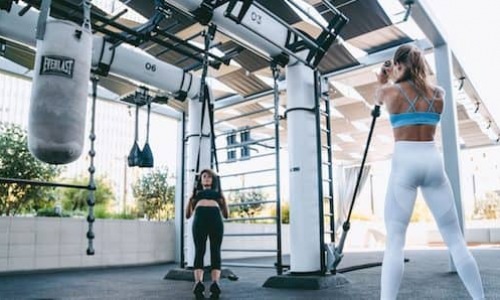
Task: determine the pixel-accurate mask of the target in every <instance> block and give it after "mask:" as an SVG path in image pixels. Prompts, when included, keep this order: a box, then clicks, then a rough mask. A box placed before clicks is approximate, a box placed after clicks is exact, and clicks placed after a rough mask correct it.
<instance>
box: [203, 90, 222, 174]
mask: <svg viewBox="0 0 500 300" xmlns="http://www.w3.org/2000/svg"><path fill="white" fill-rule="evenodd" d="M205 95H207V98H208V95H209V91H208V87H206V91H205ZM208 117H209V118H210V119H209V122H210V140H211V148H212V151H211V152H212V158H213V159H214V165H215V171H216V172H217V173H219V160H218V158H217V148H216V147H215V128H214V105H213V104H211V103H209V105H208Z"/></svg>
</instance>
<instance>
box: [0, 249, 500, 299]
mask: <svg viewBox="0 0 500 300" xmlns="http://www.w3.org/2000/svg"><path fill="white" fill-rule="evenodd" d="M472 253H473V255H474V257H475V258H476V259H477V262H478V264H479V268H480V271H481V275H482V278H483V283H484V288H485V292H486V299H500V248H499V247H489V248H473V249H472ZM405 256H406V257H407V258H409V259H410V261H409V262H408V263H406V264H405V275H404V278H403V282H402V286H401V290H400V295H399V298H398V299H470V298H469V296H468V294H467V291H466V290H465V288H464V286H463V285H462V283H461V281H460V279H459V277H458V275H457V274H456V273H450V272H448V254H447V252H446V250H443V249H437V250H408V251H406V255H405ZM381 259H382V252H379V251H378V252H356V253H346V254H345V258H344V260H343V261H342V264H341V266H340V268H344V267H348V266H352V265H358V264H363V263H371V262H380V261H381ZM245 262H259V263H271V262H272V259H269V258H262V259H252V260H245ZM172 268H177V265H175V264H165V265H154V266H140V267H127V268H107V269H93V270H82V269H80V270H73V271H58V272H51V273H48V272H45V273H24V274H4V275H1V276H0V299H2V300H4V299H5V300H6V299H194V297H193V296H192V294H191V288H192V282H187V281H175V280H163V277H164V275H165V274H166V273H167V272H168V270H170V269H172ZM231 270H232V271H233V272H234V273H236V274H237V275H238V276H239V280H238V281H229V280H227V279H224V280H222V282H221V286H222V289H223V294H222V297H221V299H356V300H360V299H379V297H380V291H379V290H380V283H379V281H380V267H375V268H369V269H363V270H357V271H352V272H348V273H344V276H345V277H346V278H347V279H348V280H349V284H347V285H344V286H341V287H329V288H327V289H322V290H315V291H310V290H309V291H305V290H281V289H271V288H264V287H262V284H263V283H264V282H265V280H266V279H267V278H269V277H270V276H273V275H275V272H274V270H272V269H254V268H237V267H231ZM206 286H207V287H208V283H207V284H206ZM207 289H208V288H207Z"/></svg>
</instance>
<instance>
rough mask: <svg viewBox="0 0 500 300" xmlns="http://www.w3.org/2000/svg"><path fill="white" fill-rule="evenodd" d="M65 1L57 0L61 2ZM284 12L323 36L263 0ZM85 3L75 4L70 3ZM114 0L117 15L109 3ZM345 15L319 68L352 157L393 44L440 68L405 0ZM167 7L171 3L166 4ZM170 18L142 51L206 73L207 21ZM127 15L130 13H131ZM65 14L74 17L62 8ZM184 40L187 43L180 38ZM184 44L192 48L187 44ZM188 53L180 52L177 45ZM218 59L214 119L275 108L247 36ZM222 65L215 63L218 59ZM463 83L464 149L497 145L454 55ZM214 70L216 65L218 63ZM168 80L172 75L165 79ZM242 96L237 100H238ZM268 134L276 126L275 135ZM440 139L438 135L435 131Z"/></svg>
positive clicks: (290, 10) (119, 86)
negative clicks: (414, 49) (409, 47)
mask: <svg viewBox="0 0 500 300" xmlns="http://www.w3.org/2000/svg"><path fill="white" fill-rule="evenodd" d="M61 1H63V0H54V1H53V2H54V3H56V4H57V3H58V2H61ZM256 1H257V2H258V3H260V4H261V5H262V6H264V7H265V8H267V9H268V10H269V11H270V12H272V13H273V14H275V15H276V16H277V17H279V18H280V19H282V20H283V21H285V22H287V23H288V24H290V25H292V26H293V27H294V28H297V29H298V30H301V31H302V32H305V33H306V34H307V35H309V36H317V35H318V34H319V33H320V32H321V29H320V28H319V26H318V25H317V24H315V23H314V22H311V20H308V19H307V18H305V17H304V16H303V15H302V14H301V13H300V11H298V10H297V9H296V8H294V7H293V6H291V5H289V4H288V2H287V1H284V0H275V1H266V0H256ZM294 1H295V2H297V3H298V2H302V4H304V3H306V4H309V5H310V6H311V7H312V8H313V9H314V11H313V13H314V14H315V15H317V16H319V17H321V18H323V19H324V20H326V21H328V20H329V19H331V18H332V16H331V13H330V11H329V10H328V9H327V8H326V7H325V5H324V4H323V2H322V1H321V0H294ZM69 2H75V3H76V2H78V1H73V0H72V1H69ZM110 2H113V5H112V6H115V10H114V11H110V9H109V5H106V4H109V3H110ZM121 2H123V3H119V2H118V1H112V0H109V1H105V0H100V1H93V4H94V5H95V6H96V7H95V10H96V11H97V12H99V13H100V14H102V15H105V16H108V17H110V16H112V15H113V14H114V15H116V22H117V23H120V24H123V25H124V26H128V27H131V28H133V27H138V26H140V25H141V22H144V20H148V19H150V18H152V17H153V15H154V14H155V12H156V11H157V7H156V6H155V1H153V0H151V1H143V0H141V1H139V0H122V1H121ZM329 2H330V3H331V4H333V5H334V6H335V7H336V8H337V9H338V10H339V11H341V12H342V13H343V14H344V15H345V16H347V17H348V18H349V20H350V21H349V23H348V24H347V25H346V26H345V27H344V28H343V30H342V31H341V33H340V36H339V37H340V38H338V39H337V41H336V42H335V43H334V44H333V45H332V46H331V47H330V48H329V49H328V51H327V53H326V54H325V56H324V57H323V59H322V60H321V62H320V63H319V65H318V69H319V70H320V72H321V73H322V74H324V75H326V76H328V78H329V90H330V95H331V98H332V101H331V109H332V111H333V118H332V124H331V125H332V127H331V128H332V131H333V144H334V156H335V158H336V159H339V160H342V161H346V162H352V163H355V162H357V161H359V160H360V157H361V155H362V154H363V150H364V145H365V142H366V138H367V134H368V129H369V126H370V122H371V115H370V111H371V108H372V106H373V95H374V90H375V88H376V77H375V75H374V70H376V69H378V68H379V67H380V66H381V64H382V63H383V61H384V60H386V59H389V58H391V56H392V54H393V52H394V50H395V49H396V48H397V47H398V46H400V45H402V44H405V43H414V44H416V45H417V46H419V47H420V48H421V49H423V50H424V51H425V53H426V58H427V60H428V63H429V67H430V69H431V71H432V68H433V53H432V52H433V43H432V42H433V41H429V39H428V38H427V36H428V35H426V34H424V33H425V32H424V31H425V30H426V29H425V28H420V27H419V26H418V25H417V23H416V22H414V20H413V19H412V17H411V16H410V17H409V18H405V17H406V16H405V15H406V7H405V5H404V4H402V3H401V2H403V3H404V1H401V2H400V1H398V0H362V1H361V0H330V1H329ZM165 3H167V4H168V3H169V1H165ZM123 7H125V8H127V9H128V10H130V11H131V12H134V14H135V18H130V17H127V14H125V15H121V14H117V13H119V12H120V10H119V9H117V8H123ZM168 7H169V9H168V10H167V11H165V12H164V13H165V16H166V17H165V18H164V19H163V20H162V21H161V22H160V23H159V24H158V26H157V28H158V30H161V31H162V32H165V35H161V36H157V37H158V38H159V39H161V40H162V41H164V43H166V44H167V45H170V46H174V47H170V48H169V47H165V44H164V43H158V42H154V41H150V40H149V41H148V40H147V39H146V40H145V41H144V42H142V43H141V42H137V43H136V44H135V46H136V47H139V48H141V49H143V50H145V51H147V52H148V53H150V54H151V55H153V56H155V57H156V58H157V59H160V60H162V61H165V62H168V63H170V64H172V65H175V66H178V67H180V68H182V69H184V70H187V71H190V72H193V73H195V74H198V75H200V74H201V67H202V65H201V63H200V60H199V58H200V57H201V52H200V51H201V50H202V48H203V36H202V31H203V30H204V29H205V26H203V25H201V24H200V23H198V22H197V21H196V20H194V19H192V18H190V16H189V15H188V14H186V13H184V12H182V11H180V10H179V9H176V7H175V6H173V5H169V6H168ZM129 14H130V13H129ZM58 17H63V18H64V17H67V15H65V14H60V15H58ZM94 26H101V27H102V28H108V27H109V31H110V32H119V30H117V29H116V28H115V27H112V26H110V25H106V24H103V23H99V22H98V21H96V22H95V24H94ZM183 41H187V43H186V42H183ZM1 43H2V44H3V48H2V49H3V51H2V55H3V56H4V57H5V58H7V59H9V60H12V61H14V62H16V63H17V64H19V65H21V66H23V67H25V68H27V69H32V68H33V60H34V50H33V49H30V48H28V47H26V46H23V45H20V44H16V43H14V42H11V41H1ZM186 44H187V45H186ZM179 49H181V50H182V51H180V50H179ZM210 52H211V54H212V55H213V57H219V58H221V59H226V62H229V63H228V64H224V63H222V64H220V66H219V65H217V67H218V68H216V67H213V68H210V70H209V73H208V75H209V78H208V82H209V84H210V86H211V88H212V91H213V93H214V96H215V106H216V108H217V110H216V114H215V117H216V120H217V119H219V120H221V119H226V118H228V117H230V116H234V115H238V114H244V113H246V112H249V111H251V110H259V109H263V108H266V107H271V106H272V101H273V99H272V86H273V80H272V73H271V69H270V62H269V60H268V59H266V58H265V57H263V56H262V54H260V53H257V52H254V51H252V49H250V48H248V47H245V45H244V43H242V41H239V40H236V39H232V38H230V37H229V36H227V35H226V34H224V33H223V32H217V33H216V35H215V39H214V41H213V43H212V48H211V51H210ZM211 61H212V62H215V60H214V59H211ZM453 65H454V75H455V76H456V86H457V99H458V100H457V102H458V103H457V105H458V106H457V109H458V126H459V135H460V138H461V143H462V144H461V146H462V148H472V147H481V146H487V145H491V144H495V143H498V137H499V134H500V128H499V126H498V124H497V123H496V121H498V120H494V118H493V117H492V116H491V115H490V114H489V112H488V107H487V106H486V105H484V102H483V101H482V100H481V97H480V95H479V94H478V93H477V91H476V90H475V89H474V86H472V84H471V83H470V82H469V81H467V80H464V78H466V72H465V71H464V70H463V68H462V67H461V66H460V64H459V62H458V60H457V59H454V61H453ZM214 66H215V64H214ZM165 80H168V78H166V79H165ZM279 80H280V81H281V83H280V86H285V82H286V76H285V72H281V76H280V78H279ZM101 85H102V86H103V87H105V88H106V89H108V90H109V91H111V92H113V93H115V94H116V95H118V96H119V97H126V96H127V95H129V94H130V93H132V92H133V91H134V90H135V89H136V88H137V86H138V85H139V83H136V82H133V81H130V80H127V79H125V78H120V77H117V76H113V75H109V76H108V77H105V78H102V81H101ZM235 99H237V100H235ZM167 105H170V106H172V107H174V108H175V109H178V110H187V104H186V102H180V101H174V100H172V101H169V103H168V104H167ZM280 105H281V106H282V108H283V110H284V109H285V108H286V90H282V91H281V101H280ZM272 118H273V115H272V112H271V111H268V112H262V113H260V114H259V115H256V116H252V118H247V119H245V120H244V121H242V120H234V121H227V122H219V123H217V125H216V129H217V130H219V131H225V130H229V129H237V128H240V127H247V126H252V125H258V124H263V123H265V122H268V121H271V120H272ZM281 130H282V134H281V135H282V139H281V143H282V144H283V145H284V146H285V147H286V134H285V133H286V122H283V125H282V126H281ZM268 131H269V132H268ZM255 134H256V135H259V136H265V135H266V134H272V132H271V129H267V128H265V127H263V128H260V129H258V130H256V131H255ZM391 136H392V133H391V128H390V126H389V122H388V118H387V115H386V114H382V117H381V118H379V120H378V121H377V127H376V131H375V134H374V140H373V144H372V148H371V150H372V151H371V154H370V156H369V160H380V159H385V158H387V157H388V155H389V154H390V153H391V149H392V141H391ZM438 140H439V137H438Z"/></svg>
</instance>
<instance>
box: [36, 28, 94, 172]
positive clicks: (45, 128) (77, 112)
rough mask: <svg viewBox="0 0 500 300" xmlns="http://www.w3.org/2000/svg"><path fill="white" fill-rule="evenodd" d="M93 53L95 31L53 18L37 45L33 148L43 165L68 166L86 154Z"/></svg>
mask: <svg viewBox="0 0 500 300" xmlns="http://www.w3.org/2000/svg"><path fill="white" fill-rule="evenodd" d="M91 55H92V34H91V31H90V27H89V26H87V27H82V26H79V25H76V24H74V23H72V22H68V21H62V20H48V21H47V23H46V27H45V35H44V37H43V39H38V40H37V44H36V57H35V69H34V77H33V85H32V91H31V102H30V109H29V120H28V147H29V150H30V152H31V153H32V154H33V156H35V157H36V158H38V159H39V160H41V161H44V162H47V163H50V164H67V163H70V162H72V161H74V160H76V159H78V157H80V155H81V153H82V150H83V143H84V133H85V119H86V112H87V96H88V81H89V78H90V68H91Z"/></svg>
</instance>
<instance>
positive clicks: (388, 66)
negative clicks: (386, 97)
mask: <svg viewBox="0 0 500 300" xmlns="http://www.w3.org/2000/svg"><path fill="white" fill-rule="evenodd" d="M392 71H393V65H392V62H391V61H390V60H388V61H386V62H384V65H383V66H382V68H381V69H380V72H378V73H377V74H376V75H377V81H378V83H380V84H386V83H387V82H389V77H390V75H391V74H392Z"/></svg>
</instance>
